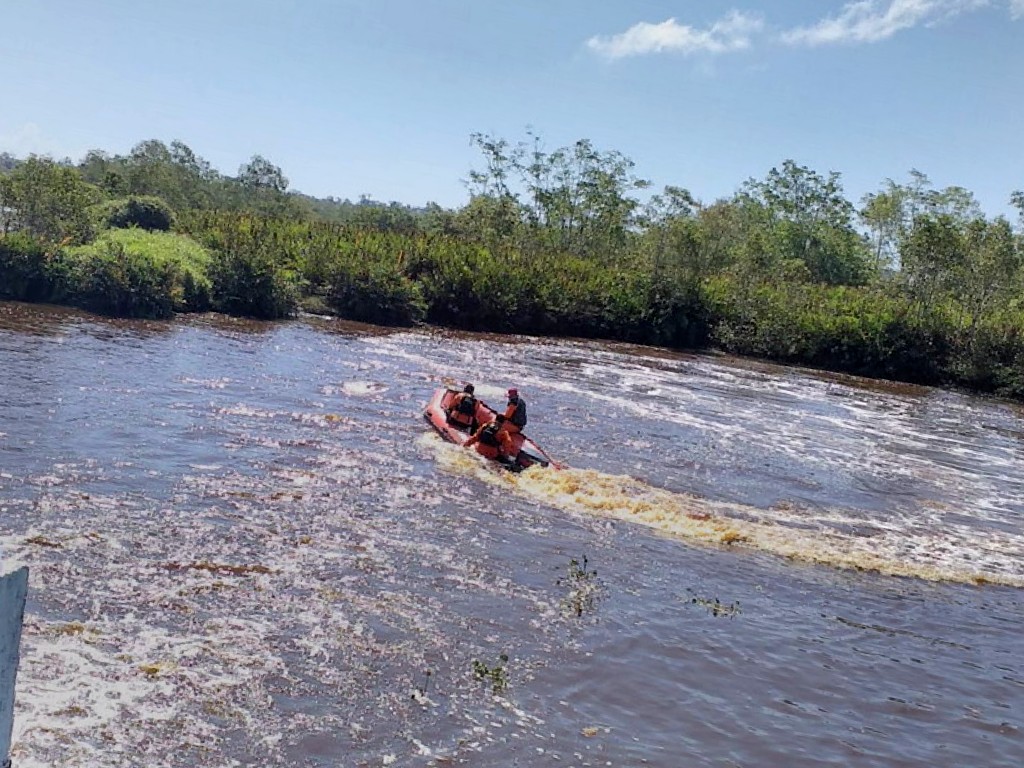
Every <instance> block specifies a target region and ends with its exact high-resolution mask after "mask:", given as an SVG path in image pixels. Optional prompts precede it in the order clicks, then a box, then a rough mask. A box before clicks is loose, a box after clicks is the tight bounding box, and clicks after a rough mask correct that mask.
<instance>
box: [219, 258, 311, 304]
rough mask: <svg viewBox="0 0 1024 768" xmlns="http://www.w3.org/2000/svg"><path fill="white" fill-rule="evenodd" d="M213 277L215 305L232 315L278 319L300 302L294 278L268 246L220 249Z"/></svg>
mask: <svg viewBox="0 0 1024 768" xmlns="http://www.w3.org/2000/svg"><path fill="white" fill-rule="evenodd" d="M210 278H211V280H212V283H213V305H214V308H215V309H217V310H218V311H220V312H225V313H227V314H229V315H242V316H244V317H255V318H260V319H263V320H274V319H277V318H282V317H289V316H291V315H293V314H294V313H295V309H296V307H297V306H298V294H297V291H296V287H295V284H294V281H293V280H292V279H290V277H289V276H288V275H287V274H286V273H285V272H283V271H282V270H279V269H278V268H277V265H276V264H275V263H274V259H273V258H272V257H271V256H270V254H268V253H267V252H266V251H264V250H255V251H245V250H237V251H229V252H227V253H216V254H215V255H214V258H213V263H212V264H211V266H210Z"/></svg>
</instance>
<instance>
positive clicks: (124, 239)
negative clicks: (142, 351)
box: [67, 229, 212, 317]
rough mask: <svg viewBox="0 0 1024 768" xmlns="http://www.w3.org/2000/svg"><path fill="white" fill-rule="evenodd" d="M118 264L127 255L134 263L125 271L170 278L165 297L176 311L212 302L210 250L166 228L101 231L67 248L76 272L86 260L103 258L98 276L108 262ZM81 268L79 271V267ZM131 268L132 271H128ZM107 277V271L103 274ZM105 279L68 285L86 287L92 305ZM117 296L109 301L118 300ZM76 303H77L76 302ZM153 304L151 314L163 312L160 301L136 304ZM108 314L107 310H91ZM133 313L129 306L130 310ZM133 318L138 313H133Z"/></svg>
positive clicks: (202, 307)
mask: <svg viewBox="0 0 1024 768" xmlns="http://www.w3.org/2000/svg"><path fill="white" fill-rule="evenodd" d="M114 254H117V256H115V257H113V262H118V260H119V259H121V258H123V259H127V260H128V261H132V262H134V266H133V267H132V269H128V268H127V267H126V268H125V275H129V274H133V275H134V274H135V273H136V272H138V273H139V274H142V273H149V272H153V273H157V272H158V273H160V274H161V275H164V274H167V275H169V276H170V282H169V283H167V292H168V295H167V300H168V301H169V302H170V306H171V309H172V310H173V311H175V312H201V311H205V310H207V309H209V308H210V306H211V289H212V285H211V281H210V277H209V269H210V264H211V261H212V257H211V255H210V253H209V252H208V251H207V250H206V249H205V248H203V247H202V246H201V245H199V244H198V243H196V242H195V241H194V240H192V239H191V238H189V237H186V236H184V235H176V234H172V233H169V232H147V231H145V230H142V229H116V230H110V231H108V232H105V233H104V234H103V235H102V236H101V237H100V238H99V239H98V240H96V242H94V243H92V244H90V245H85V246H79V247H77V248H72V249H69V250H68V251H67V255H68V257H69V258H70V259H71V260H72V261H73V262H74V263H75V264H76V265H78V268H77V270H76V274H79V275H81V274H87V273H88V269H89V268H88V266H87V265H88V263H89V262H91V261H102V262H104V263H105V264H106V265H107V266H104V267H101V268H100V271H101V272H103V274H107V273H109V271H110V269H109V264H110V263H112V261H111V259H112V255H114ZM83 270H84V271H83ZM133 270H134V271H133ZM108 276H109V275H108ZM105 279H106V278H102V279H99V281H98V282H97V280H92V279H90V281H89V285H88V287H86V286H84V285H80V284H79V285H72V290H73V291H75V292H79V291H85V292H87V293H89V294H90V296H91V297H92V298H90V299H89V300H88V302H89V303H90V308H91V305H92V304H96V303H102V302H100V300H99V299H98V298H97V296H96V292H97V291H98V290H100V287H101V286H102V285H103V284H105V283H104V280H105ZM109 284H110V285H111V286H112V287H113V288H112V289H113V290H114V293H115V294H116V293H118V291H119V290H120V288H117V286H118V285H120V283H119V282H118V281H117V280H114V281H113V282H110V283H109ZM118 301H120V299H117V300H115V299H113V298H112V300H111V303H112V304H117V302H118ZM76 303H80V304H81V303H82V302H81V301H78V300H76ZM147 303H148V304H152V305H153V306H154V307H157V308H156V309H155V310H154V311H156V312H157V314H156V315H153V316H155V317H163V316H166V315H165V314H164V310H163V309H162V308H160V307H162V300H161V302H151V301H149V300H146V301H142V302H141V303H140V306H142V305H147ZM96 311H101V312H104V313H107V314H109V311H108V310H96ZM133 311H134V310H133ZM133 316H139V315H138V314H137V311H136V314H134V315H133Z"/></svg>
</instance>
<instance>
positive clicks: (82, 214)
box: [0, 155, 102, 243]
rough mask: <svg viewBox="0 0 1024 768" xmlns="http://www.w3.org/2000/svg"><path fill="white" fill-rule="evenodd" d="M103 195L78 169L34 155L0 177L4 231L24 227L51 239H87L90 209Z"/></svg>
mask: <svg viewBox="0 0 1024 768" xmlns="http://www.w3.org/2000/svg"><path fill="white" fill-rule="evenodd" d="M101 197H102V194H101V193H100V191H99V190H98V189H96V188H95V187H93V186H92V185H91V184H88V183H86V182H85V181H83V180H82V177H81V176H80V175H79V173H78V171H77V170H76V169H74V168H68V167H66V166H64V165H61V164H59V163H56V162H54V161H53V160H52V159H50V158H47V157H37V156H35V155H33V156H31V157H29V158H28V159H27V160H25V161H24V162H23V163H21V164H20V165H19V166H18V167H17V168H15V169H14V170H13V171H11V172H10V173H9V174H7V175H6V176H4V177H2V178H0V212H2V214H0V215H2V218H3V231H4V232H5V233H6V232H9V231H12V230H24V231H26V232H28V233H30V234H31V235H33V236H34V237H37V238H39V239H41V240H45V241H49V242H63V241H67V242H71V243H82V242H85V241H86V240H88V239H89V237H90V236H91V235H92V223H91V220H90V218H89V214H88V208H89V206H91V205H94V204H95V203H96V202H98V201H99V199H100V198H101Z"/></svg>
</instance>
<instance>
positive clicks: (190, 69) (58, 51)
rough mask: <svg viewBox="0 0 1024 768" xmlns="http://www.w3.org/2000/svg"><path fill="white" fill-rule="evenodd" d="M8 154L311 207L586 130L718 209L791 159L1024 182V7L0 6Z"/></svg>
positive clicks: (487, 2) (994, 198)
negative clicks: (192, 160)
mask: <svg viewBox="0 0 1024 768" xmlns="http://www.w3.org/2000/svg"><path fill="white" fill-rule="evenodd" d="M0 6H2V8H0V18H2V19H3V27H4V34H3V35H0V71H3V72H4V77H3V83H4V85H3V91H2V97H0V105H2V106H0V151H4V150H7V151H11V152H14V153H16V154H22V155H23V154H26V153H28V152H39V153H49V154H53V155H56V156H63V155H70V156H71V157H73V158H75V159H78V158H79V157H80V156H81V155H82V154H83V153H84V152H85V151H86V150H88V149H90V148H102V149H106V150H108V151H113V152H126V151H127V150H128V149H130V147H131V146H132V145H133V144H135V143H137V142H138V141H140V140H142V139H147V138H160V139H163V140H165V141H170V140H172V139H181V140H182V141H184V142H186V143H187V144H189V145H190V146H191V147H192V148H193V149H194V150H195V151H196V152H198V153H199V154H201V155H203V156H204V157H206V158H207V159H208V160H210V161H211V162H212V163H213V164H214V166H215V167H217V168H218V169H220V170H221V171H222V172H225V173H231V174H233V173H235V172H236V170H237V168H238V166H239V165H240V164H241V163H243V162H245V161H246V160H248V158H249V157H250V156H251V155H252V154H254V153H257V152H259V153H261V154H263V155H265V156H266V157H268V158H269V159H271V160H272V161H273V162H275V163H277V164H278V165H280V166H281V167H282V168H283V169H284V171H285V173H286V175H287V176H288V177H289V178H290V179H291V182H292V187H293V188H296V189H299V190H301V191H303V192H307V193H310V194H315V195H319V196H323V195H337V196H339V197H350V198H352V199H355V198H357V197H358V196H359V195H360V194H362V193H368V194H369V195H371V196H372V197H374V198H377V199H384V200H392V199H394V200H399V201H402V202H406V203H411V204H421V203H424V202H426V201H428V200H434V201H437V202H439V203H441V204H443V205H457V204H461V203H462V202H464V201H465V199H466V197H467V193H466V189H465V187H464V185H463V184H462V181H461V180H462V179H464V178H465V177H466V175H467V172H468V170H469V169H470V168H471V167H472V166H473V165H474V164H475V163H476V162H477V155H476V152H475V150H474V149H473V148H472V147H471V146H470V142H469V135H470V133H472V132H474V131H481V132H485V133H494V134H496V135H499V136H503V137H506V138H509V139H519V138H525V130H526V127H527V126H532V127H533V128H534V129H535V130H536V131H538V132H539V133H540V134H541V135H542V136H543V137H544V139H545V143H546V144H547V146H548V148H550V149H553V148H555V147H557V146H561V145H564V144H568V143H571V142H572V141H575V140H576V139H578V138H589V139H591V140H592V141H593V142H594V143H595V144H596V145H597V146H598V147H599V148H601V149H615V150H619V151H620V152H622V153H624V154H625V155H627V156H629V157H631V158H632V159H634V160H635V161H636V164H637V172H638V173H639V174H640V175H641V176H643V177H645V178H648V179H650V180H651V181H653V182H654V184H655V185H656V186H658V187H660V186H662V185H664V184H676V185H679V186H683V187H687V188H689V189H690V190H691V191H692V192H693V193H694V194H695V195H696V196H697V197H699V198H701V199H703V200H706V201H710V200H713V199H715V198H716V197H721V196H726V195H729V194H731V193H732V192H734V191H735V190H736V188H737V187H738V186H739V184H741V183H742V182H743V181H744V180H745V179H747V178H749V177H751V176H754V177H763V176H764V175H765V173H767V171H768V170H769V169H770V168H771V167H772V166H775V165H778V164H780V163H781V162H782V161H783V160H785V159H787V158H792V159H794V160H796V161H797V162H799V163H801V164H805V165H809V166H810V167H812V168H814V169H815V170H817V171H819V172H822V173H824V172H826V171H829V170H836V171H840V172H841V173H842V174H843V180H844V185H845V187H846V192H847V196H848V197H850V198H851V199H853V200H855V201H856V200H858V199H859V198H860V196H861V195H863V194H864V193H866V192H870V191H873V190H876V189H877V188H879V186H880V185H881V184H882V182H883V181H884V180H885V179H886V178H890V177H891V178H895V179H896V180H904V179H905V178H906V177H907V172H908V171H909V170H910V169H911V168H916V169H918V170H921V171H923V172H925V173H927V174H928V175H929V176H930V177H931V178H932V180H933V181H934V182H935V184H936V185H937V186H946V185H951V184H958V185H961V186H964V187H967V188H968V189H970V190H972V191H973V192H974V193H975V194H976V195H977V196H978V198H979V200H980V202H981V203H982V206H983V207H984V209H985V210H986V211H987V212H989V213H990V214H997V213H1007V212H1008V211H1009V207H1008V204H1007V201H1008V198H1009V195H1010V193H1011V192H1012V191H1013V190H1014V189H1021V188H1024V152H1022V151H1021V149H1022V139H1024V98H1022V96H1024V0H861V1H859V2H852V3H850V2H843V0H838V1H836V0H787V2H785V3H782V2H777V1H776V2H768V1H767V0H737V2H718V0H675V2H668V1H667V0H629V1H628V2H627V1H626V0H619V1H617V2H612V1H611V0H546V1H545V2H541V1H540V0H515V2H509V0H504V1H503V2H497V1H495V0H363V1H362V2H354V1H353V0H334V1H331V0H292V1H291V2H286V1H285V0H244V1H243V0H177V1H176V2H166V3H157V2H141V1H140V0H131V1H129V0H95V1H94V2H89V3H86V2H82V0H32V1H31V2H29V1H28V0H0Z"/></svg>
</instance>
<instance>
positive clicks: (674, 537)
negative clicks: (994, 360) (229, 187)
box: [0, 303, 1024, 768]
mask: <svg viewBox="0 0 1024 768" xmlns="http://www.w3.org/2000/svg"><path fill="white" fill-rule="evenodd" d="M464 380H471V381H473V382H475V383H476V384H477V387H478V392H479V393H481V394H482V395H483V397H484V399H485V400H489V401H494V402H495V403H496V404H497V403H500V400H501V394H502V393H503V391H504V388H505V387H506V386H508V385H511V384H516V385H518V386H519V388H520V390H521V392H522V393H523V395H524V396H525V398H526V399H527V400H528V402H529V405H530V417H531V422H530V425H529V427H528V428H527V432H528V433H529V434H530V435H531V436H532V437H533V438H534V439H535V440H537V442H538V443H539V444H540V445H542V446H543V447H544V448H545V449H547V450H548V451H549V452H550V453H551V454H552V455H554V456H555V457H556V458H558V459H560V460H562V461H565V462H567V463H568V464H569V465H570V466H571V469H569V470H566V471H564V472H551V471H547V472H544V471H541V472H533V471H531V472H528V473H525V474H523V475H521V476H518V477H513V476H511V475H508V474H506V473H502V472H499V471H495V470H494V469H493V468H492V467H489V466H487V464H486V463H485V462H482V461H478V460H475V459H474V458H473V457H471V456H469V455H468V454H467V453H465V452H461V451H459V450H457V449H454V448H452V447H450V446H447V445H445V444H443V443H441V442H440V441H439V440H438V439H437V438H436V437H434V436H432V435H431V434H430V432H429V429H428V427H427V426H426V425H425V424H424V422H423V421H422V419H421V416H420V412H421V408H422V405H423V404H424V403H425V402H426V400H427V398H428V397H429V395H430V392H431V391H432V390H433V389H434V388H435V387H437V386H441V385H443V384H444V383H461V382H462V381H464ZM1022 458H1024V416H1022V414H1021V411H1020V410H1019V408H1018V407H1017V406H1014V405H1011V404H1007V403H1001V402H998V401H993V400H985V399H979V398H972V397H969V396H966V395H962V394H954V393H949V392H943V391H938V390H931V389H922V388H914V387H905V386H894V385H885V384H882V383H879V382H867V381H864V380H859V379H849V378H845V377H838V376H832V375H825V374H816V373H813V372H809V371H801V370H795V369H787V368H780V367H775V366H771V365H766V364H761V363H752V362H749V361H738V360H732V359H728V358H716V357H709V356H696V355H685V354H675V353H669V352H665V351H663V350H653V349H647V348H640V347H630V346H626V345H616V344H608V343H600V342H578V341H553V340H536V339H524V338H502V337H491V336H477V335H459V334H451V333H445V332H434V333H431V332H389V331H385V330H383V329H375V328H367V327H359V326H353V325H347V324H344V323H340V322H336V321H328V320H321V319H315V318H307V319H304V320H300V321H294V322H289V323H277V324H260V323H251V322H243V321H237V320H230V319H225V318H219V317H215V316H204V317H196V318H190V319H186V320H181V321H176V322H173V323H142V322H123V321H121V322H114V321H108V320H102V319H98V318H94V317H91V316H87V315H83V314H79V313H76V312H73V311H68V310H63V309H55V308H50V307H35V306H28V305H23V304H15V303H0V546H2V555H0V556H2V558H3V563H4V567H9V566H11V565H14V564H18V563H25V564H28V565H29V566H30V567H31V569H32V570H31V587H30V591H31V596H30V604H29V606H28V612H27V616H26V626H25V635H24V638H23V659H22V666H21V670H20V674H19V678H18V691H17V693H18V701H17V709H16V724H15V735H14V748H13V755H12V757H13V758H14V764H15V765H16V766H18V768H32V767H34V766H53V765H61V766H196V765H202V766H235V765H237V766H242V765H261V766H386V765H395V766H431V765H436V766H444V765H470V766H491V765H493V766H547V765H552V766H555V765H557V766H640V765H646V766H697V767H701V766H743V767H744V768H748V767H751V766H797V767H798V766H808V767H809V766H903V767H909V766H921V767H922V768H923V767H924V766H928V767H929V768H931V767H933V766H1011V767H1012V766H1020V765H1024V730H1022V729H1024V591H1022V590H1021V585H1024V532H1022V519H1024V518H1022V513H1024V501H1022V499H1024V463H1022ZM584 558H585V560H584Z"/></svg>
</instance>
